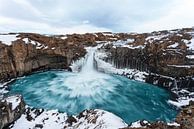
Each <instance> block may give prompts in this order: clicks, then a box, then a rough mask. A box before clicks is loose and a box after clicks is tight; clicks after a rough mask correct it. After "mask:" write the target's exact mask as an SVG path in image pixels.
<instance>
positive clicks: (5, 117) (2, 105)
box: [0, 95, 25, 129]
mask: <svg viewBox="0 0 194 129" xmlns="http://www.w3.org/2000/svg"><path fill="white" fill-rule="evenodd" d="M24 111H25V104H24V101H23V98H22V96H20V95H16V96H9V97H6V98H4V99H2V100H1V101H0V129H2V128H3V127H5V126H8V125H9V124H10V123H12V122H14V121H15V120H17V119H18V118H19V117H20V116H21V115H22V113H24Z"/></svg>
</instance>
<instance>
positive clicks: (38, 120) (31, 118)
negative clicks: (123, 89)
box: [10, 107, 127, 129]
mask: <svg viewBox="0 0 194 129" xmlns="http://www.w3.org/2000/svg"><path fill="white" fill-rule="evenodd" d="M126 126H127V124H126V123H125V122H124V121H123V120H122V119H121V118H119V117H117V116H115V115H114V114H112V113H110V112H107V111H103V110H99V109H94V110H85V111H83V112H81V113H80V114H79V115H77V116H67V114H66V113H59V112H58V111H57V110H50V111H44V110H41V109H39V110H38V109H31V108H29V107H27V111H26V113H25V114H23V115H22V116H21V117H20V118H19V119H18V120H17V121H16V122H15V123H14V124H12V125H11V126H10V128H11V129H29V128H31V129H32V128H33V129H37V128H41V129H64V128H65V129H86V128H87V129H118V128H123V127H126Z"/></svg>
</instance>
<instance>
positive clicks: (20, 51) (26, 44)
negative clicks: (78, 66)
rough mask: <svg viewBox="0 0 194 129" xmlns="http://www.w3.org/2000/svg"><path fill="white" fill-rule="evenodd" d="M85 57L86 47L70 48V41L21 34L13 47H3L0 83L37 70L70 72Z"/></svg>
mask: <svg viewBox="0 0 194 129" xmlns="http://www.w3.org/2000/svg"><path fill="white" fill-rule="evenodd" d="M5 44H6V43H5ZM85 53H86V51H85V49H84V47H83V44H77V43H73V44H69V42H67V41H66V40H63V39H60V38H57V37H52V36H50V37H48V36H44V35H39V34H17V39H16V40H15V41H12V44H11V45H4V44H1V43H0V80H1V81H5V80H7V79H10V78H14V77H17V76H22V75H25V74H29V73H31V72H33V71H37V70H48V69H68V68H69V65H70V63H71V62H72V61H73V60H76V59H78V58H79V57H83V56H84V55H85Z"/></svg>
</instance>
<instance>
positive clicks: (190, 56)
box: [186, 55, 194, 59]
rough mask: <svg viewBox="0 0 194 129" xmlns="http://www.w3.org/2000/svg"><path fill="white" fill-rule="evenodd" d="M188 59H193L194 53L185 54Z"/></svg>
mask: <svg viewBox="0 0 194 129" xmlns="http://www.w3.org/2000/svg"><path fill="white" fill-rule="evenodd" d="M186 57H187V58H188V59H194V55H187V56H186Z"/></svg>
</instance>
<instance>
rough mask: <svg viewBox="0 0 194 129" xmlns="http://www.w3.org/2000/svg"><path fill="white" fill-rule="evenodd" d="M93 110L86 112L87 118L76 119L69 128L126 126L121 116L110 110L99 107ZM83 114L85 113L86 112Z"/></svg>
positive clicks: (92, 128)
mask: <svg viewBox="0 0 194 129" xmlns="http://www.w3.org/2000/svg"><path fill="white" fill-rule="evenodd" d="M93 112H96V113H93ZM93 112H91V113H88V114H87V118H85V117H82V118H81V119H78V121H77V122H76V123H74V124H73V125H72V128H70V129H75V128H76V129H119V128H124V127H126V126H127V124H126V123H125V122H124V121H123V120H122V119H121V118H119V117H117V116H116V115H114V114H112V113H110V112H107V111H103V110H100V109H95V110H94V111H93ZM84 114H85V115H86V112H84ZM92 120H95V122H92Z"/></svg>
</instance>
